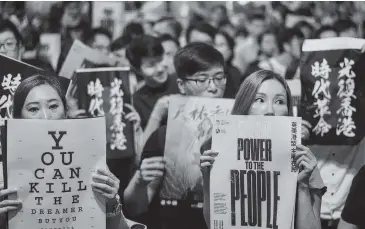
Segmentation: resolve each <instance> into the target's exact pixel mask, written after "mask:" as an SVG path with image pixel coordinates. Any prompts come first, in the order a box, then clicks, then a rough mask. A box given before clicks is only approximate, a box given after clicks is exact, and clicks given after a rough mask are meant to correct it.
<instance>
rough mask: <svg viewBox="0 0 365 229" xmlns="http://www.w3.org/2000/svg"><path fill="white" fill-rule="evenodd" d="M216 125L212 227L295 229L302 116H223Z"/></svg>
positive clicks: (211, 211) (212, 185)
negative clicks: (294, 216)
mask: <svg viewBox="0 0 365 229" xmlns="http://www.w3.org/2000/svg"><path fill="white" fill-rule="evenodd" d="M213 125H214V126H213V130H214V131H213V138H212V149H213V150H215V151H218V152H219V155H218V156H217V158H216V160H215V162H214V165H213V167H212V171H211V176H210V214H211V217H210V219H211V222H210V223H211V229H228V228H229V229H233V228H250V229H258V228H280V229H290V228H292V224H293V221H292V220H293V212H294V210H295V198H296V187H297V185H296V184H297V174H298V173H297V167H296V165H295V163H294V162H293V159H292V155H293V154H294V153H295V152H296V145H297V144H300V133H301V132H300V127H301V124H300V118H294V117H266V116H232V115H230V116H221V115H220V116H216V119H215V122H214V123H213ZM278 130H280V134H278Z"/></svg>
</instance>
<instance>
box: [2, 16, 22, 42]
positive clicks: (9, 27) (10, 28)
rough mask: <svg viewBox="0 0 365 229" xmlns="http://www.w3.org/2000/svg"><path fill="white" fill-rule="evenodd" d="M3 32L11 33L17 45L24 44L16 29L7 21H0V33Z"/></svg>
mask: <svg viewBox="0 0 365 229" xmlns="http://www.w3.org/2000/svg"><path fill="white" fill-rule="evenodd" d="M5 31H10V32H12V33H13V34H14V36H15V39H16V40H17V42H18V43H20V44H23V43H24V40H23V37H22V35H21V34H20V32H19V30H18V28H17V27H16V26H15V25H14V24H13V23H12V22H11V21H9V20H1V21H0V33H3V32H5Z"/></svg>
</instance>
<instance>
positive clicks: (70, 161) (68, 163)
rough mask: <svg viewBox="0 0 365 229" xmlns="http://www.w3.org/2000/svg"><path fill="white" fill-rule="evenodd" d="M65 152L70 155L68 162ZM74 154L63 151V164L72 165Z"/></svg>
mask: <svg viewBox="0 0 365 229" xmlns="http://www.w3.org/2000/svg"><path fill="white" fill-rule="evenodd" d="M65 154H68V155H70V156H69V157H68V161H67V162H66V159H65ZM72 154H74V152H68V153H66V152H61V155H62V164H64V165H70V164H71V163H72Z"/></svg>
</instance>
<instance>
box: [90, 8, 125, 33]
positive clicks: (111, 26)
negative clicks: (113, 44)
mask: <svg viewBox="0 0 365 229" xmlns="http://www.w3.org/2000/svg"><path fill="white" fill-rule="evenodd" d="M92 4H93V11H92V26H93V28H98V27H101V28H104V29H106V30H108V31H109V32H110V33H111V34H112V36H113V39H115V38H118V37H120V36H122V33H123V27H124V26H123V22H124V18H123V16H124V2H118V1H114V2H109V1H105V2H104V1H103V2H98V1H95V2H93V3H92Z"/></svg>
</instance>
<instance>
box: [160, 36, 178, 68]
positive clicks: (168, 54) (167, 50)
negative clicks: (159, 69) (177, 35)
mask: <svg viewBox="0 0 365 229" xmlns="http://www.w3.org/2000/svg"><path fill="white" fill-rule="evenodd" d="M162 47H163V49H164V61H165V63H166V65H167V69H168V73H169V74H173V73H175V67H174V56H175V54H176V52H177V50H178V49H179V47H178V46H177V45H176V44H175V42H173V41H170V40H168V41H164V42H162Z"/></svg>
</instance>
